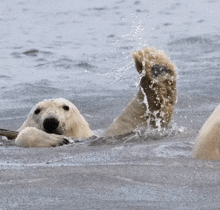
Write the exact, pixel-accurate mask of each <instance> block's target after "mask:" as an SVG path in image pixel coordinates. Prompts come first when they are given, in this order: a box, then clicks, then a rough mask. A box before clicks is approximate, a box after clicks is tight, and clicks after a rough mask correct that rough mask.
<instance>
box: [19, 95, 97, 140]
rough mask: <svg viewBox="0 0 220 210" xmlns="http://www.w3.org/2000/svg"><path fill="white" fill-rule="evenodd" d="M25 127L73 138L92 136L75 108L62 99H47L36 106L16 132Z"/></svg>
mask: <svg viewBox="0 0 220 210" xmlns="http://www.w3.org/2000/svg"><path fill="white" fill-rule="evenodd" d="M26 127H35V128H37V129H40V130H42V131H45V132H47V133H54V134H58V135H65V136H69V137H75V138H88V137H90V136H92V135H93V132H92V131H91V130H90V128H89V125H88V123H87V122H86V120H85V119H84V117H83V116H82V115H81V114H80V112H79V110H78V109H77V108H76V106H75V105H74V104H73V103H71V102H70V101H68V100H66V99H63V98H55V99H47V100H44V101H41V102H39V103H38V104H36V105H35V106H34V107H33V108H32V110H31V111H30V113H29V115H28V117H27V119H26V121H25V122H24V123H23V125H22V126H21V127H20V128H19V130H18V131H21V130H22V129H24V128H26Z"/></svg>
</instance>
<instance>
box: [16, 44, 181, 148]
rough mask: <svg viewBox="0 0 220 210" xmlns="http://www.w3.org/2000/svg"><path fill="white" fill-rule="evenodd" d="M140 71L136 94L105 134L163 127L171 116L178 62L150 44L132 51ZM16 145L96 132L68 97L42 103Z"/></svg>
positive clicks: (45, 144)
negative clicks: (176, 63)
mask: <svg viewBox="0 0 220 210" xmlns="http://www.w3.org/2000/svg"><path fill="white" fill-rule="evenodd" d="M133 58H134V60H135V64H136V68H137V71H138V73H139V74H140V85H139V90H138V92H137V95H136V96H135V97H134V98H133V99H132V101H131V102H130V103H129V104H128V105H127V107H126V108H125V110H124V111H123V113H122V114H121V116H119V117H118V118H116V119H115V120H114V122H113V123H112V124H111V125H110V127H109V128H108V129H107V130H106V132H105V133H104V134H103V136H115V135H124V134H127V133H129V132H131V131H134V130H135V129H137V128H138V127H139V126H143V127H145V126H146V127H148V126H151V127H154V128H161V127H162V128H164V127H167V126H168V125H169V123H170V121H171V119H172V116H173V110H174V105H175V103H176V80H177V73H176V70H175V65H174V64H172V63H171V61H170V59H169V58H168V57H167V56H166V54H165V53H164V52H163V51H160V50H159V51H158V50H156V49H155V48H152V47H148V48H144V49H143V50H138V51H137V52H134V53H133ZM18 131H19V134H18V136H17V137H16V139H15V144H16V145H18V146H23V147H50V146H56V145H63V144H67V143H69V142H71V138H76V139H77V138H88V137H91V136H92V135H94V134H93V132H92V131H91V130H90V128H89V125H88V123H87V122H86V120H85V119H84V117H83V116H82V115H81V114H80V112H79V110H78V109H77V108H76V107H75V106H74V104H72V103H71V102H70V101H68V100H66V99H47V100H44V101H42V102H39V103H38V104H37V105H36V106H35V107H34V108H33V109H32V110H31V112H30V113H29V116H28V118H27V120H26V121H25V122H24V124H23V125H22V126H21V128H20V129H19V130H18Z"/></svg>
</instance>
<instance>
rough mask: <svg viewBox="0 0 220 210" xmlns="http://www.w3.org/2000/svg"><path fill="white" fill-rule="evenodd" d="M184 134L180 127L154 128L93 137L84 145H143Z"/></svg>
mask: <svg viewBox="0 0 220 210" xmlns="http://www.w3.org/2000/svg"><path fill="white" fill-rule="evenodd" d="M184 132H186V128H184V127H182V126H180V127H179V126H177V125H176V124H173V125H172V126H171V127H170V128H168V129H165V128H162V129H155V128H147V129H146V128H144V127H142V128H139V129H137V130H136V131H134V132H131V133H128V134H124V135H119V136H113V137H98V136H93V137H92V138H90V139H89V140H88V141H86V142H85V143H88V144H89V145H90V146H100V145H117V144H131V143H143V142H149V141H156V140H161V139H164V138H169V137H171V136H175V135H176V134H178V133H184Z"/></svg>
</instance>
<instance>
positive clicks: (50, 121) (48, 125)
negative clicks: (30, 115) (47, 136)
mask: <svg viewBox="0 0 220 210" xmlns="http://www.w3.org/2000/svg"><path fill="white" fill-rule="evenodd" d="M43 126H44V129H45V131H46V132H47V133H54V131H55V130H56V129H57V128H58V126H59V121H58V120H57V119H56V118H54V117H50V118H46V119H45V120H44V122H43Z"/></svg>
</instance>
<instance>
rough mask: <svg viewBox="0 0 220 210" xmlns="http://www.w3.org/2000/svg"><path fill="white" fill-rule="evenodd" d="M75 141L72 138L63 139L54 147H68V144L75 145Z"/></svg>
mask: <svg viewBox="0 0 220 210" xmlns="http://www.w3.org/2000/svg"><path fill="white" fill-rule="evenodd" d="M73 143H74V141H73V139H71V138H67V137H65V138H62V139H61V140H60V141H59V142H58V143H57V144H53V145H52V147H57V146H63V145H67V144H73Z"/></svg>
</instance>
